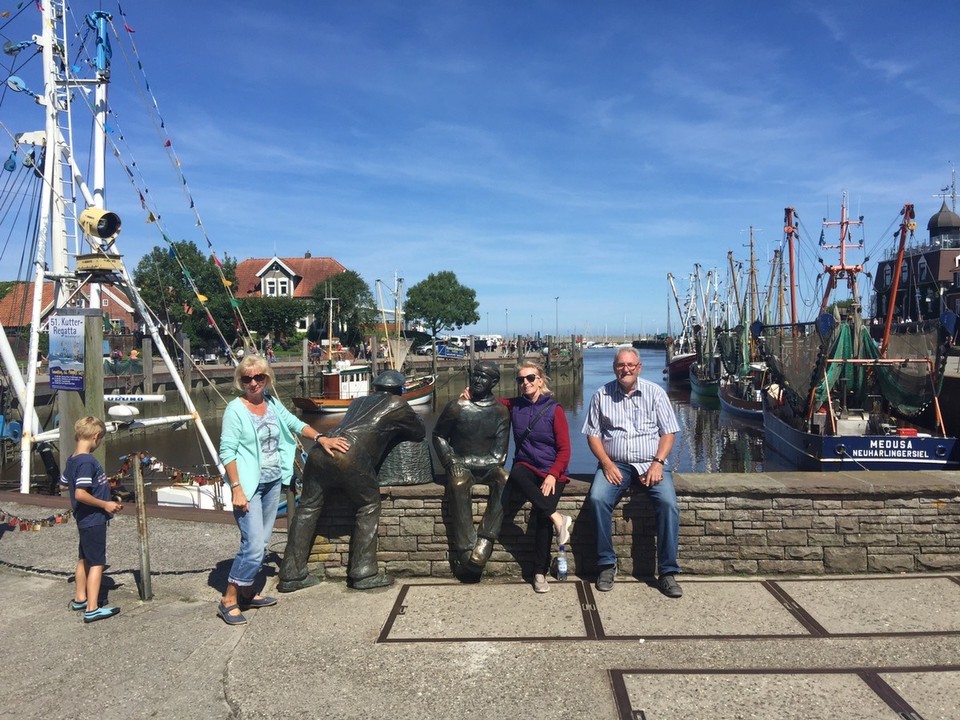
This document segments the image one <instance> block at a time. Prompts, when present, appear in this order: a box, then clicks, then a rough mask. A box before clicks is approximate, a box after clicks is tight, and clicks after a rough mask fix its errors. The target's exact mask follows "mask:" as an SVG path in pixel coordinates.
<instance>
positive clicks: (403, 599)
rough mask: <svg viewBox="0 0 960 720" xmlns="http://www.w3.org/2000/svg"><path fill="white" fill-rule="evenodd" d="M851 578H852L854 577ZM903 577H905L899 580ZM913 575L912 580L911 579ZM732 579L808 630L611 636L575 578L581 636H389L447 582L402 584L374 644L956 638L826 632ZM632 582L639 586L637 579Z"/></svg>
mask: <svg viewBox="0 0 960 720" xmlns="http://www.w3.org/2000/svg"><path fill="white" fill-rule="evenodd" d="M928 578H929V579H933V577H931V576H921V578H920V579H928ZM846 579H847V580H850V578H846ZM854 579H856V578H854ZM888 579H901V578H888ZM903 579H906V578H903ZM913 579H917V578H913ZM825 581H827V582H830V581H831V579H826V580H825ZM735 582H747V583H751V584H758V585H760V586H761V587H763V588H764V589H766V590H767V591H768V592H770V593H771V594H772V595H773V596H774V597H775V598H776V599H777V600H778V601H779V602H780V603H781V605H782V606H783V608H784V609H785V610H786V611H787V612H789V613H790V614H791V615H792V616H793V617H794V619H795V620H797V622H798V623H799V624H800V625H801V626H802V627H803V628H804V629H805V630H806V631H807V634H791V633H767V634H746V633H744V634H726V635H725V634H704V635H697V634H687V635H681V634H662V635H656V634H643V635H627V634H616V635H610V634H607V633H606V632H605V631H604V629H603V623H602V618H601V613H600V611H599V608H598V607H597V603H596V601H595V598H594V596H593V589H592V585H591V583H589V582H587V581H584V580H576V581H575V582H573V583H570V585H571V586H574V587H575V589H576V592H577V602H578V605H579V609H580V612H581V616H582V620H583V626H584V635H583V636H565V635H550V636H500V637H496V636H462V637H461V636H457V637H455V636H450V637H393V636H392V633H393V631H394V628H395V625H396V621H397V619H398V618H400V617H409V615H408V614H407V610H408V608H409V607H410V606H411V604H412V602H411V599H410V594H409V593H410V590H411V589H414V588H417V587H429V588H436V587H463V584H462V583H457V582H449V583H435V582H433V583H415V582H414V583H403V584H402V586H401V588H400V591H399V593H398V595H397V599H396V601H395V602H394V605H393V608H392V609H391V611H390V612H389V614H388V616H387V620H386V621H385V622H384V625H383V627H382V629H381V632H380V635H379V636H378V638H377V640H376V642H377V643H390V644H393V643H396V644H401V643H408V644H420V643H471V642H483V643H498V642H504V643H507V642H583V641H587V642H597V641H608V642H624V641H629V642H633V641H637V640H642V641H644V642H646V641H651V642H656V641H677V640H688V641H727V642H729V641H736V642H743V641H751V640H753V641H756V640H817V639H827V638H861V639H871V638H913V637H956V636H960V627H958V628H957V629H955V630H901V631H886V632H829V631H828V630H827V629H826V628H824V627H823V626H822V625H820V623H818V622H817V621H816V619H814V617H813V616H812V615H811V614H810V613H809V612H807V611H806V610H805V609H804V608H803V607H802V606H801V605H800V604H799V603H798V602H796V601H795V600H793V598H792V597H790V595H789V594H788V593H787V592H786V591H785V590H784V589H783V588H781V587H780V586H779V585H778V584H777V583H776V582H772V581H768V580H746V581H739V580H738V581H735ZM499 584H501V585H526V584H527V583H522V582H507V583H499ZM637 584H640V583H639V582H638V583H637Z"/></svg>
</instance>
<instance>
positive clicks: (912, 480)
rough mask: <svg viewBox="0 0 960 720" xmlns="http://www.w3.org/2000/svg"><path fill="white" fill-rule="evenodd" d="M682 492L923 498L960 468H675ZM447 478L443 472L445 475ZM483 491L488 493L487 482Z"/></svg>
mask: <svg viewBox="0 0 960 720" xmlns="http://www.w3.org/2000/svg"><path fill="white" fill-rule="evenodd" d="M673 477H674V484H675V486H676V490H677V495H764V496H795V495H800V496H810V495H834V496H835V495H852V496H863V495H875V496H877V495H879V496H891V497H903V496H910V497H918V496H940V497H942V496H944V495H950V496H953V495H960V473H957V472H948V471H945V470H925V471H918V472H887V471H863V472H837V473H827V472H823V473H817V472H803V473H801V472H797V473H791V472H772V473H674V476H673ZM590 479H591V476H588V475H579V474H578V475H573V476H571V480H570V483H569V484H568V486H567V487H566V488H564V491H563V494H564V497H567V496H579V495H586V494H587V493H588V492H589V490H590V482H589V480H590ZM440 480H442V477H441V478H440ZM381 492H382V494H383V495H385V496H386V497H394V498H418V497H433V496H436V495H437V494H438V493H442V492H443V484H442V482H436V483H430V484H427V485H406V486H388V487H383V488H381ZM476 492H477V494H478V495H482V494H483V492H484V489H483V486H478V488H477V491H476Z"/></svg>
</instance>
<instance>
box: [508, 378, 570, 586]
mask: <svg viewBox="0 0 960 720" xmlns="http://www.w3.org/2000/svg"><path fill="white" fill-rule="evenodd" d="M548 379H549V378H547V376H546V375H545V374H544V372H543V367H541V366H540V365H539V364H538V363H536V362H533V361H527V360H524V361H523V364H522V365H520V366H519V367H518V368H517V397H515V398H500V402H501V403H503V404H504V405H506V406H507V407H508V408H509V409H510V424H511V426H512V427H513V440H514V453H513V467H512V468H511V470H510V477H509V479H508V480H507V487H509V488H512V492H519V493H520V494H521V495H522V496H523V497H525V498H526V499H527V500H529V501H530V502H531V503H532V505H533V509H532V510H531V512H530V523H529V526H530V530H531V533H532V534H533V538H534V576H533V589H534V591H535V592H538V593H545V592H547V591H548V590H549V589H550V587H549V586H548V585H547V573H548V572H549V570H550V550H551V539H552V535H553V532H552V531H553V529H554V528H556V533H557V543H558V544H559V545H566V544H567V543H569V542H570V526H571V525H572V524H573V519H572V518H571V517H569V516H568V515H561V514H560V513H559V512H557V503H558V502H559V501H560V495H561V494H562V493H563V488H564V486H565V485H566V483H567V482H568V481H569V480H570V478H568V477H567V474H566V473H567V466H568V465H569V463H570V431H569V429H568V427H567V416H566V415H565V414H564V412H563V408H562V407H560V405H559V404H558V403H557V402H555V401H554V400H553V399H552V398H551V397H550V388H549V387H547V380H548Z"/></svg>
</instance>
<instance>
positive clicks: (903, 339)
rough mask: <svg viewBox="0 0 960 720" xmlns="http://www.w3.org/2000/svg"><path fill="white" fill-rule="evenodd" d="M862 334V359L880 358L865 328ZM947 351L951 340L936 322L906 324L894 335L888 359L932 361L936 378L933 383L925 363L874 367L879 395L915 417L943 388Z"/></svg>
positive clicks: (888, 348)
mask: <svg viewBox="0 0 960 720" xmlns="http://www.w3.org/2000/svg"><path fill="white" fill-rule="evenodd" d="M863 332H864V334H865V338H864V340H863V347H864V350H865V352H864V354H863V357H865V358H877V357H879V356H880V349H879V348H878V347H877V346H876V344H875V343H874V342H873V341H872V340H871V339H870V337H869V334H867V333H866V328H864V330H863ZM948 349H949V339H948V337H947V336H946V333H945V332H944V331H943V327H942V325H941V324H940V322H938V321H936V320H929V321H926V322H924V323H910V324H907V325H903V326H901V327H900V328H898V329H896V330H895V331H894V332H892V333H891V335H890V341H889V344H888V346H887V355H886V356H887V357H888V358H890V359H900V358H903V359H914V358H920V359H929V360H931V361H933V369H934V375H933V377H934V378H936V384H934V382H933V379H932V378H931V376H930V367H929V366H928V365H927V364H926V363H898V364H896V365H878V366H876V367H873V368H871V372H872V373H873V375H874V378H875V380H876V383H877V386H878V388H879V391H880V393H881V394H882V395H883V397H884V399H886V401H887V402H889V403H890V404H891V405H892V406H893V408H894V409H895V410H896V411H897V413H899V414H901V415H905V416H907V417H915V416H916V415H919V414H920V413H921V412H923V411H924V410H925V409H926V408H927V406H929V405H930V403H931V402H933V398H934V396H935V395H938V394H939V393H940V388H941V386H942V385H943V369H944V366H945V364H946V357H947V350H948Z"/></svg>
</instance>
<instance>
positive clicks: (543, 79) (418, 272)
mask: <svg viewBox="0 0 960 720" xmlns="http://www.w3.org/2000/svg"><path fill="white" fill-rule="evenodd" d="M0 5H3V6H4V7H3V9H12V7H14V6H15V5H16V3H14V2H11V0H0ZM86 5H87V4H86V3H83V2H80V1H79V0H77V2H74V10H75V11H80V10H83V9H85V8H86ZM103 7H104V9H107V10H114V11H115V9H116V6H115V5H114V4H113V3H111V2H106V1H105V2H104V3H103ZM958 7H960V6H958V5H957V4H956V3H954V2H931V3H920V4H907V3H902V2H889V1H885V0H879V1H875V2H869V3H868V2H846V1H838V2H830V3H825V2H791V1H789V0H787V1H784V2H735V1H732V0H731V1H729V2H700V1H693V2H686V3H645V2H592V3H587V2H552V3H548V2H519V3H518V2H500V1H496V0H492V1H489V2H452V1H445V2H400V1H398V2H302V3H287V2H280V3H263V2H260V3H252V2H247V1H246V0H233V1H232V2H230V3H222V2H195V0H189V1H188V0H165V1H164V2H150V3H147V2H127V3H124V8H123V9H124V10H125V11H126V13H127V17H128V19H129V22H130V25H131V26H132V27H133V28H134V29H135V30H136V33H135V35H134V36H133V37H134V40H135V42H136V44H137V46H138V48H139V51H140V54H141V58H142V61H143V64H144V68H145V70H146V73H147V77H148V78H149V80H150V85H151V89H152V90H153V93H154V94H155V96H156V98H157V101H158V103H159V107H160V110H161V112H162V114H163V117H164V120H165V122H166V126H167V130H168V131H169V133H170V135H171V137H172V138H173V140H174V143H175V147H176V149H177V152H178V155H179V157H180V159H181V161H182V163H183V169H184V172H185V175H186V178H187V181H188V183H189V188H190V191H191V193H192V196H193V198H194V200H195V202H196V206H197V209H198V211H199V213H200V216H201V217H202V219H203V222H204V225H205V227H206V229H207V232H208V234H209V236H210V238H211V240H212V242H213V244H214V247H215V249H216V250H217V252H218V254H220V255H221V256H222V255H224V254H229V255H231V256H234V257H237V258H240V259H243V258H246V257H261V256H268V255H272V254H273V253H274V251H275V252H276V254H278V255H280V256H281V257H284V256H287V257H289V256H297V255H302V254H303V253H304V252H306V251H309V252H311V253H313V254H314V255H330V256H332V257H334V258H336V259H337V260H339V261H340V262H342V263H343V264H344V265H345V266H347V267H348V268H350V269H353V270H356V271H357V272H359V273H360V274H361V275H362V276H363V277H364V278H365V279H366V280H367V281H368V282H369V283H370V284H371V286H372V285H373V283H374V281H375V279H377V278H382V279H384V280H387V281H392V278H393V277H394V274H399V275H400V276H401V277H403V278H404V281H405V284H406V286H407V287H409V286H410V285H412V284H414V283H416V282H419V281H420V280H422V279H423V278H425V277H426V276H427V275H428V274H429V273H431V272H438V271H442V270H453V271H454V272H455V273H456V274H457V276H458V278H459V279H460V281H461V282H462V283H463V284H464V285H467V286H469V287H471V288H473V289H475V290H476V293H477V300H478V301H479V304H480V306H479V313H480V317H481V320H480V322H479V323H478V324H477V325H476V326H474V327H473V328H471V329H473V330H475V331H476V332H479V333H485V332H488V331H489V332H491V333H501V334H502V333H504V332H505V331H506V330H509V332H510V333H511V334H514V333H518V332H520V333H529V332H531V331H533V332H543V333H545V334H551V333H553V332H554V331H555V330H556V329H559V331H560V333H561V334H564V335H565V334H568V333H573V332H577V333H581V334H587V335H591V336H597V335H600V336H602V335H603V334H605V333H608V334H610V335H611V336H612V335H620V334H622V333H623V332H624V330H626V332H627V333H628V334H629V335H636V334H638V333H641V332H648V333H652V332H655V331H657V330H661V331H662V330H665V329H666V323H667V319H666V317H667V302H668V288H669V286H668V284H667V281H666V274H667V273H668V272H671V273H673V274H674V275H675V276H676V277H677V279H678V283H679V289H680V291H681V293H682V292H683V286H684V284H685V278H686V277H687V274H688V273H689V272H690V271H691V270H692V268H693V264H694V263H701V264H702V266H703V268H704V270H706V269H709V268H712V267H717V268H720V269H721V271H722V270H723V269H724V268H725V264H726V255H727V251H728V250H733V251H734V253H735V255H736V256H737V257H738V258H743V259H745V258H746V256H747V249H746V247H745V244H746V242H747V234H748V233H747V229H748V228H749V227H750V226H753V227H754V228H755V236H756V240H757V252H758V257H760V258H761V259H762V261H763V264H762V265H761V267H760V273H761V277H762V278H763V280H762V282H765V279H766V276H767V274H768V273H769V269H768V266H767V265H766V261H767V258H768V257H769V255H770V253H771V252H772V250H773V249H774V248H776V247H777V246H778V245H779V243H780V242H781V239H782V235H783V228H782V225H783V223H782V220H783V208H784V207H785V206H787V205H790V206H793V207H796V208H797V210H798V212H799V214H800V216H801V219H802V223H803V228H804V230H805V231H806V235H807V236H806V238H805V239H806V240H807V241H810V240H813V241H816V239H817V237H818V236H819V232H820V221H821V219H822V218H823V217H828V218H830V219H837V217H838V215H839V205H840V198H841V193H842V192H843V191H847V192H848V193H849V203H850V211H851V214H852V215H854V216H857V215H861V214H862V215H864V216H865V226H864V230H863V236H864V238H865V241H866V247H867V252H868V254H870V255H871V256H872V259H873V261H874V262H875V261H876V259H878V258H879V256H880V254H881V253H882V252H883V250H885V249H888V248H889V247H890V237H891V236H892V233H893V231H894V229H895V225H896V224H897V222H898V219H897V214H898V212H899V210H900V208H901V207H902V205H903V204H904V203H905V202H912V203H914V204H915V205H916V207H917V214H918V225H919V227H918V231H917V233H918V239H925V238H926V221H927V219H928V218H929V217H930V215H932V214H933V213H934V212H935V211H936V210H937V209H939V206H940V200H939V199H936V198H933V197H932V196H933V195H934V194H935V193H937V192H938V191H939V190H940V189H941V188H943V187H944V186H946V185H948V184H949V183H950V174H951V162H954V163H960V152H958V147H957V146H958V140H960V132H958V131H960V122H958V120H960V93H958V86H960V78H958V76H957V52H956V48H957V43H956V33H957V28H958V27H960V9H958ZM36 15H37V13H36V12H35V11H32V12H30V13H29V14H28V13H24V14H22V16H21V17H20V18H18V22H19V26H20V27H21V28H22V29H23V33H25V34H26V35H25V37H24V38H21V39H26V38H28V37H29V33H32V32H37V31H38V26H37V24H36V23H35V21H34V18H35V17H36ZM118 17H119V16H118ZM24 20H26V21H27V22H26V23H25V22H23V21H24ZM117 25H118V27H122V23H121V22H120V21H119V19H118V20H117ZM11 26H12V23H11ZM10 30H11V28H5V29H4V38H3V39H4V40H5V39H7V38H8V37H10V36H11V32H10ZM23 33H21V34H23ZM6 62H7V67H9V61H6ZM24 77H25V79H27V72H26V71H24ZM111 93H112V98H113V102H114V104H115V107H117V108H118V112H119V113H120V119H121V122H122V123H123V124H124V135H125V138H126V139H127V142H128V144H129V145H130V146H131V147H137V148H138V150H137V151H136V153H137V157H136V159H137V162H138V167H139V168H140V169H141V170H142V171H143V173H144V175H145V176H146V177H147V179H148V183H149V187H150V191H151V195H152V196H153V198H154V199H155V200H156V202H157V205H158V209H159V210H160V212H161V215H162V217H163V221H164V224H165V226H166V229H167V232H168V234H169V235H171V236H172V237H174V238H175V239H181V238H187V239H193V240H195V241H196V242H197V243H198V245H200V246H201V247H204V246H205V241H203V240H202V239H201V238H200V237H199V236H198V235H197V233H196V230H195V228H194V223H193V219H192V215H191V214H190V212H189V211H188V210H187V208H186V205H185V202H184V199H183V194H182V193H181V191H180V187H179V184H178V181H177V179H176V175H175V174H174V173H172V172H171V170H170V167H169V163H168V162H167V160H166V157H165V156H164V155H163V153H162V152H160V151H158V150H156V147H157V145H158V143H157V140H156V136H151V135H150V134H149V133H150V130H151V129H150V127H149V124H148V123H149V120H148V118H147V116H146V115H145V114H144V113H143V107H142V104H141V99H140V97H139V96H138V95H137V94H136V92H135V88H134V86H133V85H132V75H131V73H130V71H129V69H128V65H127V61H126V60H125V59H124V58H123V55H122V52H121V50H120V48H117V47H115V48H114V64H113V86H112V89H111ZM34 116H35V109H34V108H33V107H32V105H31V103H30V102H29V99H28V98H25V97H23V96H16V97H13V98H11V96H10V95H9V94H8V95H7V96H6V97H5V98H4V100H3V105H2V110H0V121H2V122H3V123H4V125H5V126H7V127H8V128H10V129H11V130H12V131H14V132H16V131H18V130H20V129H25V128H24V127H23V126H22V125H21V123H18V121H24V122H25V121H28V120H29V119H30V118H31V117H34ZM37 122H39V120H37ZM3 139H4V140H5V141H7V142H8V143H9V138H7V137H6V136H5V133H4V137H3ZM141 143H142V144H141ZM111 178H113V182H115V183H116V184H115V185H113V186H112V187H113V190H111V194H110V201H109V202H108V205H110V207H112V208H115V209H116V211H117V212H119V213H120V214H121V215H122V216H123V217H124V222H125V226H124V227H125V229H124V232H123V234H122V235H121V237H120V240H119V246H120V249H121V251H122V252H123V253H124V255H125V257H126V258H127V259H128V260H129V261H131V265H134V264H135V263H136V261H137V260H138V259H139V257H140V256H141V255H142V254H144V253H145V252H147V251H149V249H150V248H152V247H154V246H155V245H159V244H161V239H160V238H159V237H158V236H157V234H156V232H155V229H154V228H152V227H151V226H147V225H145V224H141V223H140V222H139V221H138V217H142V216H143V211H142V210H141V208H140V206H139V203H138V202H137V201H136V197H135V196H132V197H131V193H130V190H129V186H128V185H126V186H125V185H124V181H123V178H122V175H120V174H119V171H118V170H116V168H115V167H114V168H113V169H112V170H111ZM801 260H802V262H803V268H802V271H801V272H802V275H803V277H804V282H805V283H809V282H811V281H812V275H813V274H814V273H815V271H816V269H817V266H816V253H815V252H814V251H813V250H812V249H809V248H808V249H805V250H803V251H801ZM3 267H5V268H9V267H10V264H9V263H8V262H7V261H6V260H5V261H3ZM557 297H559V300H557V299H556V298H557ZM807 297H808V298H809V297H810V294H809V293H808V294H807ZM811 312H812V311H811ZM558 316H559V318H558ZM674 324H676V315H675V314H674ZM557 326H558V327H557Z"/></svg>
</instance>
